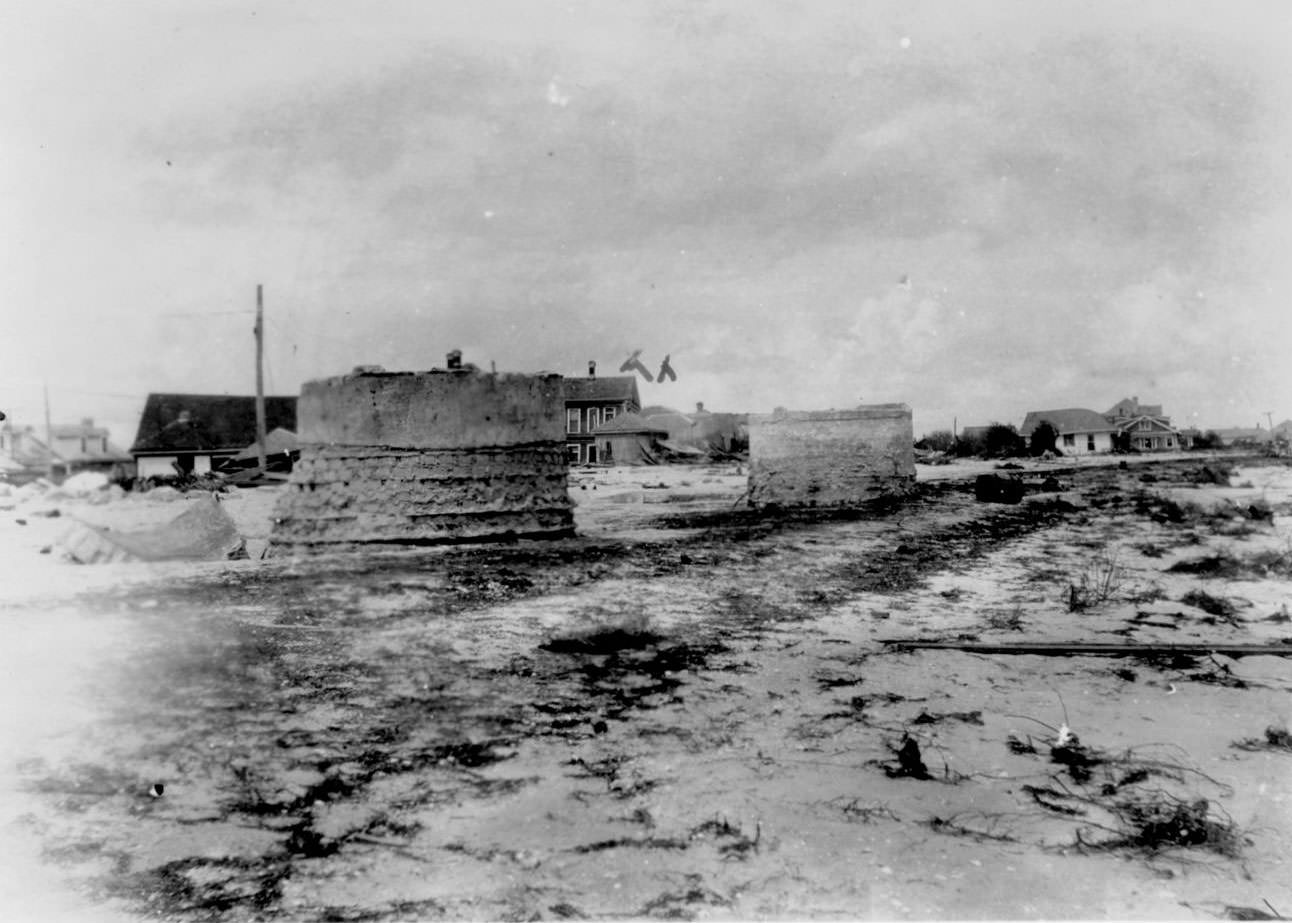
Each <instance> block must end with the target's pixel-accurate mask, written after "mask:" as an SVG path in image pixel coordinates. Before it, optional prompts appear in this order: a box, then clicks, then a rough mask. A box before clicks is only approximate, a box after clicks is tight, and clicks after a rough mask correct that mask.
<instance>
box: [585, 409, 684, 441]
mask: <svg viewBox="0 0 1292 923" xmlns="http://www.w3.org/2000/svg"><path fill="white" fill-rule="evenodd" d="M592 432H593V433H594V434H595V435H597V436H608V435H610V434H612V433H659V434H660V435H663V436H667V435H668V430H667V429H666V428H665V427H663V426H660V425H659V424H657V423H651V422H650V421H649V420H647V419H646V418H645V417H643V416H641V415H640V414H635V413H621V414H620V415H619V416H617V417H615V418H614V419H613V420H610V421H609V422H606V423H602V424H601V425H600V426H598V427H597V428H596V429H594V430H593V431H592Z"/></svg>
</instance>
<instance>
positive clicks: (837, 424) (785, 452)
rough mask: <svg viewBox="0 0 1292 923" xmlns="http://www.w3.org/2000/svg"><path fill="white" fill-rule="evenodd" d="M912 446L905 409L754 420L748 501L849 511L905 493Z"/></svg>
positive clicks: (793, 414)
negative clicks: (855, 507) (885, 497)
mask: <svg viewBox="0 0 1292 923" xmlns="http://www.w3.org/2000/svg"><path fill="white" fill-rule="evenodd" d="M913 442H914V432H913V425H912V420H911V409H910V408H909V407H907V406H906V405H905V404H875V405H869V406H863V407H857V408H855V409H852V410H814V411H777V412H776V413H772V414H751V415H750V418H749V461H750V467H749V500H750V503H751V504H752V505H754V506H783V507H849V506H859V505H863V504H866V503H868V502H871V501H873V500H876V499H878V498H879V497H882V496H886V495H890V494H893V493H896V492H901V491H903V490H905V489H906V488H907V487H909V486H910V485H911V484H913V483H914V481H915V453H914V449H913Z"/></svg>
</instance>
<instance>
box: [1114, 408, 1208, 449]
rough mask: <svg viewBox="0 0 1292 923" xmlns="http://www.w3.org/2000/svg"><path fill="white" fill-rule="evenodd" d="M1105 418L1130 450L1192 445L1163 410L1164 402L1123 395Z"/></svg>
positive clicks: (1176, 447) (1177, 447)
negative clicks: (1148, 402)
mask: <svg viewBox="0 0 1292 923" xmlns="http://www.w3.org/2000/svg"><path fill="white" fill-rule="evenodd" d="M1104 418H1105V419H1107V420H1108V422H1110V423H1112V424H1113V426H1115V427H1117V432H1118V433H1119V434H1120V438H1121V441H1122V446H1123V447H1124V448H1127V449H1134V450H1136V451H1137V452H1153V451H1163V450H1166V449H1179V448H1183V447H1185V446H1186V445H1187V444H1188V439H1187V437H1185V436H1183V435H1181V433H1180V431H1179V430H1177V429H1176V428H1175V427H1173V426H1172V425H1171V418H1170V417H1168V416H1167V415H1166V414H1164V413H1162V405H1161V404H1141V403H1140V402H1139V398H1138V397H1128V398H1123V399H1122V400H1120V401H1118V402H1117V403H1116V404H1113V406H1112V407H1110V408H1109V409H1108V410H1106V411H1105V412H1104Z"/></svg>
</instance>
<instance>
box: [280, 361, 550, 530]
mask: <svg viewBox="0 0 1292 923" xmlns="http://www.w3.org/2000/svg"><path fill="white" fill-rule="evenodd" d="M456 358H457V357H455V356H454V355H453V354H452V353H451V354H450V361H449V366H450V367H449V369H447V370H440V369H436V370H432V371H429V372H397V373H392V372H385V371H382V370H379V369H373V368H371V367H361V368H360V369H357V370H356V371H355V373H353V374H350V375H345V376H341V377H337V378H327V379H321V380H318V381H311V382H307V383H306V384H305V385H304V386H303V387H302V389H301V396H300V400H299V402H298V405H297V426H298V436H297V438H298V442H299V446H300V450H301V457H300V461H299V462H297V464H296V467H295V469H294V470H293V472H292V476H291V479H290V481H289V482H288V485H287V489H286V491H285V493H284V495H283V496H282V497H281V498H280V499H279V501H278V506H277V508H276V509H275V517H274V528H273V533H272V535H271V537H270V543H271V548H272V550H273V553H275V554H278V553H282V552H291V553H299V552H307V553H308V552H321V551H334V550H353V549H356V548H360V547H372V546H382V545H389V546H398V545H424V544H438V543H445V542H463V541H497V540H507V539H512V538H556V537H564V536H568V535H572V534H573V532H574V516H573V504H572V503H571V501H570V497H569V494H568V492H567V489H566V473H567V465H566V460H565V438H564V436H565V432H564V421H565V403H564V389H563V384H562V379H561V376H559V375H555V374H541V375H518V374H496V373H485V372H481V371H479V370H478V369H476V368H475V367H474V366H471V365H466V366H464V365H462V363H461V362H460V360H458V361H454V360H455V359H456Z"/></svg>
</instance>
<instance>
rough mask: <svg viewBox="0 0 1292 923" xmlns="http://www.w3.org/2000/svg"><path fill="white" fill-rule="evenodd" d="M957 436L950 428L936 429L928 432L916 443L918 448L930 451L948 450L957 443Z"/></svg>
mask: <svg viewBox="0 0 1292 923" xmlns="http://www.w3.org/2000/svg"><path fill="white" fill-rule="evenodd" d="M955 441H956V440H955V437H954V436H952V435H951V430H949V429H939V430H934V431H933V432H931V433H926V434H925V435H924V438H923V439H921V440H920V441H919V442H917V443H915V447H916V448H917V449H927V450H928V451H930V452H947V451H950V449H951V447H952V446H953V445H955Z"/></svg>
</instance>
